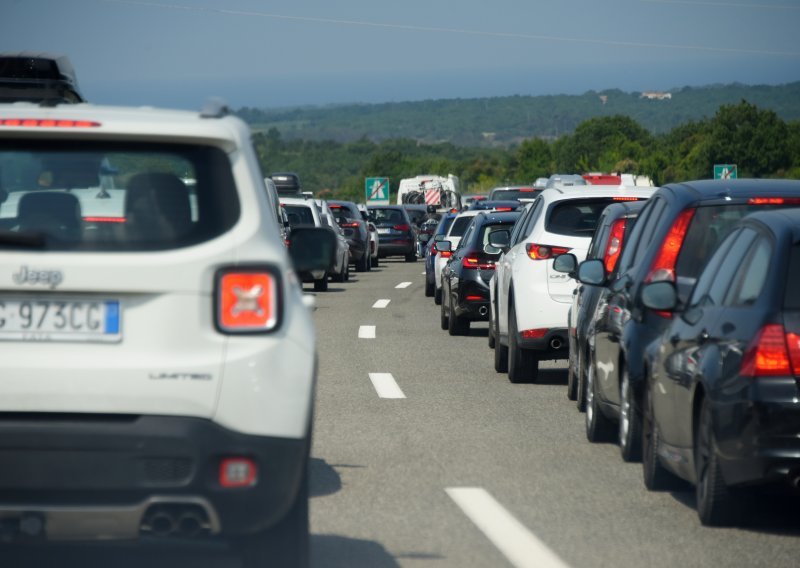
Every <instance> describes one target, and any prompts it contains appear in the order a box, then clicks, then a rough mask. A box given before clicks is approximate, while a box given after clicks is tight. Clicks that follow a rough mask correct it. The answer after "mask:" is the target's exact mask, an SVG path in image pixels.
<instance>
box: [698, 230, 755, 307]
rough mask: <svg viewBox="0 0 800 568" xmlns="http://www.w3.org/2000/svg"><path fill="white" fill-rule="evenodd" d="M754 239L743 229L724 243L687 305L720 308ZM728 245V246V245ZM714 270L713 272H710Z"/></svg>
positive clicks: (752, 235)
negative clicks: (723, 247) (713, 264)
mask: <svg viewBox="0 0 800 568" xmlns="http://www.w3.org/2000/svg"><path fill="white" fill-rule="evenodd" d="M755 237H756V233H755V231H753V230H752V229H743V230H742V231H740V232H739V233H737V234H736V235H733V237H732V239H731V240H729V241H727V242H726V243H725V245H726V246H725V249H724V250H723V249H720V250H719V251H717V253H715V254H714V255H713V258H712V260H714V263H715V266H714V267H712V266H710V265H709V267H708V268H709V270H707V271H705V272H704V273H703V275H704V278H703V280H704V282H703V284H702V286H701V285H700V283H699V282H698V285H697V286H695V290H694V291H693V292H692V296H691V298H690V300H689V304H690V305H692V306H707V305H712V306H721V305H722V301H723V299H724V297H725V293H726V292H727V291H728V289H729V288H730V285H731V281H732V280H733V278H734V276H735V275H736V273H737V271H738V270H740V268H741V266H742V262H743V260H744V257H745V255H746V254H747V251H748V249H749V248H750V245H751V244H752V243H753V240H754V239H755ZM728 243H730V245H728ZM712 268H715V270H711V269H712Z"/></svg>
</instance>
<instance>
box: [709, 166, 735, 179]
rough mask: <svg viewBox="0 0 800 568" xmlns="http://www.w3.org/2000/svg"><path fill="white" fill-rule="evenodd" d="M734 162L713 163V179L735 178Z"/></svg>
mask: <svg viewBox="0 0 800 568" xmlns="http://www.w3.org/2000/svg"><path fill="white" fill-rule="evenodd" d="M736 177H737V176H736V164H714V179H736Z"/></svg>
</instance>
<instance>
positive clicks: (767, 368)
mask: <svg viewBox="0 0 800 568" xmlns="http://www.w3.org/2000/svg"><path fill="white" fill-rule="evenodd" d="M790 335H794V334H790ZM794 337H795V341H794V343H795V353H797V352H798V351H800V349H798V347H797V336H796V335H795V336H794ZM787 339H788V336H787V334H785V333H784V330H783V326H782V325H781V324H779V323H770V324H767V325H765V326H764V327H762V328H761V330H760V331H759V332H758V334H757V335H756V336H755V338H753V341H751V342H750V345H749V346H748V347H747V351H746V352H745V354H744V357H742V366H741V370H740V374H741V375H743V376H745V377H781V376H786V375H789V374H790V361H789V350H788V348H787ZM798 362H800V361H798ZM793 366H794V365H793ZM795 368H796V367H795Z"/></svg>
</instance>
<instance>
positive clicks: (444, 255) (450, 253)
mask: <svg viewBox="0 0 800 568" xmlns="http://www.w3.org/2000/svg"><path fill="white" fill-rule="evenodd" d="M439 255H440V256H441V257H442V258H450V257H451V256H453V251H451V250H442V251H439Z"/></svg>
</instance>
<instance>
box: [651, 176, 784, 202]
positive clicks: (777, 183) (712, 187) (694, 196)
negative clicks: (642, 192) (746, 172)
mask: <svg viewBox="0 0 800 568" xmlns="http://www.w3.org/2000/svg"><path fill="white" fill-rule="evenodd" d="M661 191H663V192H671V193H673V194H676V195H681V196H682V197H683V198H684V199H686V200H691V201H697V200H709V199H725V198H727V197H730V198H734V199H735V198H747V197H754V196H758V195H764V196H774V197H788V196H799V195H800V181H798V180H787V179H729V180H697V181H687V182H682V183H671V184H668V185H665V186H664V187H662V188H661Z"/></svg>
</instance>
